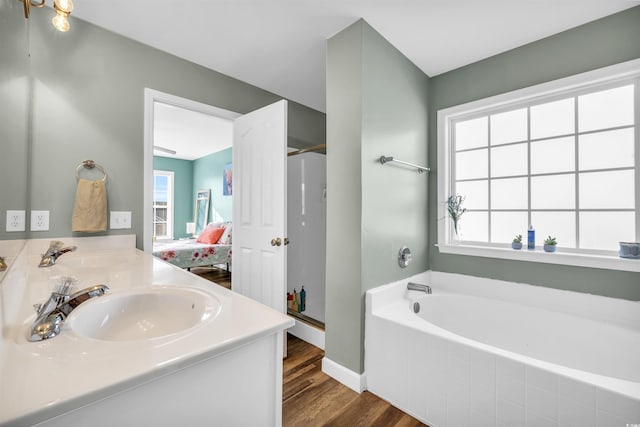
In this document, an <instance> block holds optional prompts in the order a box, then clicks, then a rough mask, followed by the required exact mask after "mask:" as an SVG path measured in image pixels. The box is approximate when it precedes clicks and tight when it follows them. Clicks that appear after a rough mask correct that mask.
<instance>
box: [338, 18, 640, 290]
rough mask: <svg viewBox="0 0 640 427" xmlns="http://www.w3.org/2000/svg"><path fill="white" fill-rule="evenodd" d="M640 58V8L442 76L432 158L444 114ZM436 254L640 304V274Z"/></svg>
mask: <svg viewBox="0 0 640 427" xmlns="http://www.w3.org/2000/svg"><path fill="white" fill-rule="evenodd" d="M639 57H640V6H638V7H634V8H632V9H628V10H626V11H623V12H620V13H618V14H615V15H611V16H608V17H606V18H603V19H600V20H597V21H593V22H591V23H588V24H585V25H582V26H579V27H576V28H573V29H571V30H568V31H565V32H563V33H559V34H557V35H554V36H552V37H548V38H545V39H542V40H539V41H536V42H534V43H531V44H528V45H525V46H522V47H519V48H517V49H514V50H511V51H508V52H505V53H503V54H500V55H497V56H493V57H491V58H488V59H485V60H483V61H479V62H476V63H474V64H471V65H468V66H466V67H462V68H459V69H457V70H454V71H451V72H448V73H445V74H441V75H439V76H436V77H434V78H432V79H431V86H430V97H429V122H430V123H431V126H430V131H429V158H430V159H437V145H438V144H437V136H436V125H435V124H436V114H437V111H438V110H440V109H442V108H446V107H450V106H453V105H458V104H462V103H465V102H470V101H473V100H476V99H481V98H486V97H489V96H492V95H496V94H499V93H504V92H509V91H512V90H516V89H520V88H523V87H527V86H531V85H535V84H538V83H543V82H547V81H550V80H555V79H559V78H562V77H566V76H570V75H573V74H578V73H581V72H585V71H589V70H593V69H596V68H601V67H605V66H607V65H612V64H616V63H619V62H624V61H628V60H631V59H635V58H639ZM329 114H331V112H330V111H329ZM431 167H432V171H431V176H432V180H431V182H430V188H429V190H430V191H429V193H430V196H429V206H430V209H429V231H430V232H429V242H430V244H431V245H434V244H435V243H436V239H437V231H436V230H437V222H436V219H437V218H436V217H437V210H436V209H437V203H438V202H437V199H436V179H433V177H435V176H436V174H437V170H436V168H437V165H436V162H435V161H432V162H431ZM431 247H432V249H431V251H430V267H431V269H432V270H437V271H446V272H452V273H461V274H468V275H473V276H482V277H490V278H494V279H501V280H508V281H514V282H523V283H529V284H534V285H540V286H548V287H553V288H558V289H567V290H572V291H578V292H587V293H593V294H599V295H605V296H611V297H616V298H626V299H632V300H640V273H631V272H624V271H616V270H601V269H593V268H581V267H570V266H562V265H555V264H540V263H533V262H521V261H508V260H498V259H491V258H480V257H468V256H460V255H450V254H440V253H439V252H438V250H437V248H434V247H433V246H431Z"/></svg>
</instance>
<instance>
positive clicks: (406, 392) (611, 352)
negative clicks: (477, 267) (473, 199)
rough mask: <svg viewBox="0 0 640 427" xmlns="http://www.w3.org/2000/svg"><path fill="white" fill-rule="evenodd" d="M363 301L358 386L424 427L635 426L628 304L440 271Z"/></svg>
mask: <svg viewBox="0 0 640 427" xmlns="http://www.w3.org/2000/svg"><path fill="white" fill-rule="evenodd" d="M408 281H413V282H417V283H423V284H429V285H430V286H431V287H432V289H433V293H432V294H430V295H427V294H425V293H422V292H417V291H407V289H406V285H407V282H408ZM366 303H367V307H366V316H365V322H366V323H365V377H366V384H367V389H368V390H369V391H370V392H372V393H374V394H376V395H378V396H380V397H382V398H383V399H385V400H387V401H389V402H390V403H391V404H393V405H395V406H397V407H398V408H400V409H402V410H404V411H405V412H407V413H409V414H411V415H412V416H414V417H416V418H418V419H419V420H421V421H423V422H424V423H426V424H428V425H429V426H431V427H444V426H447V427H461V426H482V427H486V426H505V427H518V426H522V427H525V426H526V427H534V426H541V427H543V426H544V427H546V426H556V427H564V426H580V427H588V426H593V427H629V426H633V427H635V426H636V425H637V426H640V303H637V302H632V301H626V300H619V299H613V298H605V297H598V296H594V295H588V294H582V293H575V292H568V291H559V290H554V289H549V288H543V287H537V286H530V285H524V284H517V283H510V282H503V281H496V280H491V279H484V278H476V277H471V276H463V275H456V274H448V273H440V272H426V273H423V274H420V275H417V276H414V277H412V278H409V279H407V280H403V281H400V282H396V283H393V284H390V285H386V286H381V287H379V288H376V289H373V290H370V291H369V292H367V297H366Z"/></svg>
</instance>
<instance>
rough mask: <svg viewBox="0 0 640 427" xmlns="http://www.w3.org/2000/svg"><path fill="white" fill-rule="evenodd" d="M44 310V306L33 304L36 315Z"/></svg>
mask: <svg viewBox="0 0 640 427" xmlns="http://www.w3.org/2000/svg"><path fill="white" fill-rule="evenodd" d="M41 308H42V304H33V309H34V310H35V312H36V313H40V309H41Z"/></svg>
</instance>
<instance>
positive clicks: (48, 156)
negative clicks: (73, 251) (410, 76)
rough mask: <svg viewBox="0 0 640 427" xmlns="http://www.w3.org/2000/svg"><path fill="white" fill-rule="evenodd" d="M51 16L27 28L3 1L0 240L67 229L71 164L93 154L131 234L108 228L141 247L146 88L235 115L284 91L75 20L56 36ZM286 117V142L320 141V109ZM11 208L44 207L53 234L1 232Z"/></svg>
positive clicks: (16, 5)
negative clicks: (127, 215)
mask: <svg viewBox="0 0 640 427" xmlns="http://www.w3.org/2000/svg"><path fill="white" fill-rule="evenodd" d="M47 12H48V10H47V9H43V10H35V11H34V13H32V14H31V18H30V21H31V22H30V26H27V25H26V23H25V21H24V18H23V15H22V13H23V12H22V5H21V3H20V2H18V1H9V0H3V1H2V2H1V3H0V14H1V15H0V16H1V18H0V19H1V21H0V22H1V24H2V25H0V40H2V43H1V44H0V46H1V47H0V49H2V50H1V51H0V54H1V55H2V56H1V57H2V62H1V63H0V96H2V98H1V99H0V101H1V102H2V106H3V109H2V110H3V111H4V112H5V117H4V119H3V120H2V122H3V123H2V124H1V125H0V143H2V155H1V156H0V171H1V172H0V173H1V174H2V175H1V176H0V177H1V178H3V185H1V186H0V188H2V187H4V188H2V189H1V190H0V191H1V192H0V210H1V212H0V239H16V238H23V237H32V238H38V237H61V236H68V235H72V232H71V214H72V210H73V201H74V198H75V188H76V179H75V169H76V166H77V165H78V164H79V163H80V162H81V161H82V160H84V159H93V160H95V161H96V162H98V163H100V164H102V165H103V166H104V167H105V168H106V170H107V172H108V173H109V180H108V183H107V191H108V208H109V210H118V211H132V223H133V228H132V230H109V231H107V232H106V233H104V234H129V233H135V234H136V235H137V245H138V247H140V248H141V247H142V232H143V200H142V199H143V197H142V196H143V162H142V157H143V137H144V136H143V122H144V104H143V101H144V88H147V87H148V88H151V89H155V90H158V91H161V92H166V93H170V94H172V95H177V96H180V97H184V98H187V99H191V100H195V101H199V102H202V103H205V104H210V105H214V106H217V107H220V108H224V109H227V110H231V111H235V112H238V113H241V114H242V113H247V112H249V111H252V110H254V109H257V108H260V107H263V106H265V105H268V104H271V103H273V102H275V101H278V100H279V99H281V97H279V96H277V95H275V94H272V93H269V92H267V91H264V90H262V89H259V88H257V87H255V86H251V85H249V84H246V83H243V82H241V81H239V80H235V79H233V78H230V77H228V76H225V75H223V74H220V73H217V72H215V71H212V70H209V69H207V68H204V67H201V66H198V65H195V64H193V63H190V62H188V61H185V60H182V59H179V58H177V57H175V56H172V55H169V54H167V53H164V52H162V51H159V50H157V49H153V48H151V47H149V46H145V45H143V44H141V43H138V42H135V41H132V40H130V39H127V38H124V37H122V36H119V35H116V34H114V33H111V32H109V31H106V30H104V29H102V28H99V27H97V26H95V25H92V24H89V23H87V22H84V21H81V20H78V19H75V18H74V17H73V16H72V17H71V30H70V31H69V32H67V33H58V32H56V31H55V30H54V29H53V27H52V26H51V22H50V21H51V13H47ZM49 12H50V11H49ZM27 30H29V31H30V37H27ZM29 50H30V52H31V56H30V57H27V54H28V51H29ZM288 122H289V129H288V130H289V137H290V138H289V144H290V145H291V146H294V147H296V146H297V147H304V146H306V145H315V144H319V143H324V141H325V115H324V114H323V113H321V112H318V111H315V110H312V109H309V108H307V107H304V106H302V105H300V104H297V103H294V102H289V119H288ZM6 146H10V150H9V151H5V149H6ZM5 153H10V155H5ZM5 180H6V181H5ZM8 182H10V183H11V185H9V186H8V185H7V183H8ZM7 209H26V210H30V209H42V210H50V212H51V214H50V215H51V216H50V226H51V227H50V231H48V232H33V233H28V232H27V233H6V232H5V218H6V216H5V210H7Z"/></svg>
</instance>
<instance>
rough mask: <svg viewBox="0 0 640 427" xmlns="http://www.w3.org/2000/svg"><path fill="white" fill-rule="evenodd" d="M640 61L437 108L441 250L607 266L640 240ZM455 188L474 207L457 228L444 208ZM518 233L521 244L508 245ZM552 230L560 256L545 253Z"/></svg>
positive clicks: (470, 207)
mask: <svg viewBox="0 0 640 427" xmlns="http://www.w3.org/2000/svg"><path fill="white" fill-rule="evenodd" d="M639 62H640V61H632V63H635V64H630V63H625V64H620V65H619V66H613V67H608V68H606V69H601V70H596V71H595V72H590V73H585V74H583V75H579V76H574V77H570V78H567V79H562V80H559V81H555V82H551V83H547V84H543V85H539V86H536V87H532V88H527V89H523V90H519V91H516V92H511V93H508V94H504V95H499V96H497V97H493V98H489V99H485V100H480V101H475V102H473V103H470V104H465V105H461V106H457V107H452V108H449V109H446V110H441V111H439V112H438V134H439V137H438V151H439V153H440V156H439V162H438V181H439V193H438V201H439V204H440V205H441V206H442V208H441V209H439V212H440V215H439V218H441V219H440V220H439V221H438V229H439V232H438V246H439V248H440V251H442V252H453V253H465V254H468V255H480V256H495V257H499V258H512V259H527V260H533V261H540V262H552V263H567V264H574V265H585V263H587V264H588V263H589V262H591V263H592V264H593V263H596V264H598V263H600V264H603V265H604V264H606V262H605V263H601V262H600V261H603V260H604V259H606V258H611V259H615V258H616V257H617V250H618V247H619V242H620V241H632V242H633V241H638V240H640V206H639V205H640V195H639V194H640V172H639V169H640V167H639V164H640V160H639V158H640V155H639V151H640V149H639V148H638V147H639V146H640V144H639V143H638V140H639V135H638V133H639V132H638V129H639V123H640V119H639V116H640V111H639V110H640V108H639V107H638V105H639V104H640V100H639V98H640V96H639V93H640V78H639V76H640V63H639ZM455 194H459V195H462V196H463V197H465V199H464V204H463V207H465V208H466V209H467V211H466V212H465V213H464V214H463V216H462V218H461V221H460V230H459V233H458V234H456V233H454V232H453V227H452V226H451V224H450V223H451V221H450V220H449V219H448V216H447V214H446V209H445V205H446V200H447V197H449V196H450V195H455ZM529 224H531V225H533V227H534V228H535V230H536V248H537V250H536V251H534V252H533V253H532V252H531V251H527V250H526V235H527V228H528V226H529ZM518 234H522V235H523V236H524V241H525V249H524V250H523V251H514V250H511V249H510V247H511V246H510V244H511V241H512V239H513V238H514V236H516V235H518ZM549 235H551V236H552V237H556V238H557V241H558V253H557V254H544V253H543V252H542V245H543V241H544V239H545V238H546V237H547V236H549ZM483 249H486V250H487V251H488V252H487V251H485V252H484V253H482V252H483V251H482V250H483ZM474 252H479V253H474ZM562 254H564V255H562ZM555 255H560V256H559V257H558V256H555ZM554 256H555V257H554ZM576 256H578V257H580V256H582V257H583V259H582V260H577V261H576V258H575V257H576ZM585 256H587V257H590V258H588V260H586V259H587V258H584V257H585ZM599 257H600V258H599ZM625 261H626V260H622V264H624V265H626V264H627V263H625ZM618 264H620V263H618ZM588 266H594V267H595V266H596V265H588ZM597 266H600V267H602V265H597ZM618 267H619V266H618ZM618 267H612V268H618ZM603 268H609V267H603ZM630 268H632V269H637V267H634V266H631V267H630ZM622 269H626V268H625V267H623V268H622Z"/></svg>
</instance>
